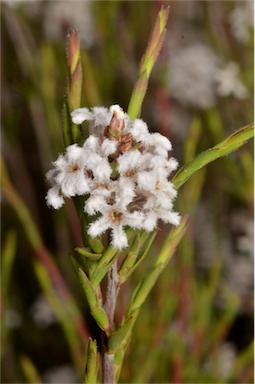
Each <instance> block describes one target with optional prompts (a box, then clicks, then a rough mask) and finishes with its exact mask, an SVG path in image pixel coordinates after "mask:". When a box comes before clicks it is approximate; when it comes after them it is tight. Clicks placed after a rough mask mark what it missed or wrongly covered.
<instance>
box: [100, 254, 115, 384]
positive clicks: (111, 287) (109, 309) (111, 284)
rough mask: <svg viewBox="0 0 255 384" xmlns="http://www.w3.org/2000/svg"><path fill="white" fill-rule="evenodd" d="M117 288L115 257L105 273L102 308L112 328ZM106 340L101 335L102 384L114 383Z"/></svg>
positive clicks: (113, 325)
mask: <svg viewBox="0 0 255 384" xmlns="http://www.w3.org/2000/svg"><path fill="white" fill-rule="evenodd" d="M118 290H119V277H118V267H117V259H116V260H115V261H114V263H113V264H112V266H111V268H110V269H109V271H108V273H107V288H106V298H105V303H104V310H105V312H106V314H107V317H108V320H109V324H110V328H111V330H114V328H115V323H114V314H115V308H116V301H117V295H118ZM107 343H108V340H107V338H106V335H105V334H104V335H103V382H104V384H106V383H107V384H114V382H115V381H114V378H115V372H114V353H110V352H109V351H108V345H107Z"/></svg>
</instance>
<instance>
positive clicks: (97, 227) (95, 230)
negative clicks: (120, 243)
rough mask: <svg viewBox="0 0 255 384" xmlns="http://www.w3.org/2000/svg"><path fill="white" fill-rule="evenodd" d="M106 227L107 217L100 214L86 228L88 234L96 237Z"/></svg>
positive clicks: (107, 223) (107, 226)
mask: <svg viewBox="0 0 255 384" xmlns="http://www.w3.org/2000/svg"><path fill="white" fill-rule="evenodd" d="M108 228H109V219H108V217H106V216H102V217H100V218H99V219H97V220H96V221H94V222H93V223H91V224H90V226H89V228H88V234H89V235H90V236H92V237H96V236H99V235H101V234H102V233H104V232H105V231H106V230H107V229H108Z"/></svg>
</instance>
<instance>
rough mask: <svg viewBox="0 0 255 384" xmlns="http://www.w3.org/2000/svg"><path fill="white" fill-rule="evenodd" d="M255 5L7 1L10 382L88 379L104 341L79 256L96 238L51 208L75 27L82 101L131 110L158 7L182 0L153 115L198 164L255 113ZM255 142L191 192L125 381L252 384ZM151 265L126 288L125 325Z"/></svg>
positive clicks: (154, 86) (183, 195)
mask: <svg viewBox="0 0 255 384" xmlns="http://www.w3.org/2000/svg"><path fill="white" fill-rule="evenodd" d="M252 3H253V2H251V1H240V2H238V1H227V2H223V1H211V2H207V1H180V2H179V1H178V2H160V1H138V2H132V1H79V2H78V1H24V2H21V1H4V2H2V3H1V58H2V66H1V86H2V98H1V102H2V103H1V107H2V145H1V148H2V157H3V159H4V160H3V166H2V171H1V179H2V185H3V193H2V200H1V203H2V289H1V314H2V322H1V325H2V333H1V335H2V340H1V341H2V350H1V359H2V360H1V361H2V378H1V381H2V382H3V383H14V382H16V383H39V382H45V383H56V382H66V383H72V382H80V380H81V375H82V372H83V367H84V356H85V352H86V344H87V341H88V337H89V335H93V337H98V334H97V332H98V331H97V329H96V327H95V324H94V323H93V320H92V319H91V318H90V315H89V312H88V308H87V306H86V303H84V300H83V297H82V294H81V289H80V287H79V283H78V282H77V280H76V277H75V273H74V270H73V266H72V265H71V262H70V257H69V255H70V253H71V252H72V250H73V248H74V247H75V246H80V245H82V244H81V236H80V231H79V226H78V221H77V219H76V217H75V212H74V209H73V206H72V204H71V203H70V202H69V203H68V204H67V205H65V208H63V209H61V210H60V211H52V210H50V209H49V208H47V207H46V204H45V193H46V190H47V185H46V181H45V176H44V175H45V173H46V171H47V170H48V169H49V168H50V163H51V162H52V161H53V160H54V159H55V158H56V157H57V155H58V153H59V152H61V151H63V149H64V147H63V141H62V132H61V113H62V106H63V100H64V94H65V90H66V76H67V64H66V53H65V44H66V35H67V32H68V29H69V28H70V27H73V28H76V29H77V30H78V32H79V37H80V41H81V48H82V53H81V55H82V56H81V57H82V66H83V92H82V106H88V107H90V106H95V105H104V106H109V105H111V104H120V105H121V106H122V107H123V109H124V110H126V108H127V106H128V102H129V98H130V95H131V91H132V88H133V85H134V82H135V80H136V77H137V71H138V66H139V61H140V59H141V57H142V55H143V53H144V50H145V46H146V42H147V39H148V36H149V32H150V30H151V28H152V26H153V24H154V22H155V19H156V15H157V12H158V10H159V9H160V6H161V5H162V4H164V5H168V4H169V5H170V6H171V9H170V17H169V23H168V24H169V25H168V31H167V36H166V40H165V44H164V47H163V51H162V52H161V55H160V57H159V59H158V62H157V65H156V68H155V69H154V70H153V73H152V76H151V79H150V83H149V89H148V92H147V95H146V98H145V101H144V104H143V108H142V118H143V119H144V120H145V121H146V122H147V123H148V125H149V127H150V130H151V131H158V132H160V133H162V134H164V135H166V136H167V137H168V138H170V139H171V141H172V143H173V148H174V153H173V155H174V157H176V158H177V159H178V161H179V163H180V165H183V164H185V163H186V162H187V161H190V160H192V159H193V158H194V157H195V156H196V154H197V153H199V152H201V151H202V150H204V149H206V148H208V147H211V146H213V145H215V144H216V143H217V142H219V141H220V140H222V139H223V138H224V137H226V136H227V135H229V134H230V133H232V132H234V131H235V130H236V129H237V128H239V127H241V126H243V125H246V124H248V123H250V122H251V121H252V120H253V82H254V78H253V67H254V65H253V9H252V6H253V4H252ZM252 147H253V145H252V143H247V144H246V145H245V146H244V147H243V148H241V150H239V151H238V152H236V153H234V154H233V155H231V156H230V157H227V158H222V159H220V160H218V161H216V162H215V163H213V164H211V165H209V166H208V167H207V168H206V169H203V170H200V171H199V172H198V173H197V174H196V175H194V176H193V177H192V178H191V179H190V181H189V182H188V183H187V184H185V185H184V186H183V187H182V188H181V189H180V192H179V196H178V199H177V202H176V204H177V206H178V209H179V211H180V212H181V213H182V214H184V213H188V214H189V222H190V223H189V230H188V233H187V234H186V237H185V239H184V240H183V241H182V242H181V244H180V246H179V247H178V250H177V252H176V255H175V257H174V259H173V260H172V261H171V263H170V264H169V266H168V267H167V268H166V270H165V271H164V273H163V275H162V276H161V278H160V279H159V282H158V283H157V285H156V287H155V288H154V290H153V292H152V294H151V296H150V297H149V298H148V300H147V302H146V304H145V305H144V308H143V310H142V311H141V314H140V316H139V320H138V322H137V324H136V326H135V328H134V334H133V337H132V342H131V344H130V347H129V349H128V353H127V356H126V358H125V362H124V367H123V371H122V375H121V378H120V382H123V383H124V382H126V383H131V382H133V383H137V382H140V383H150V382H151V383H153V382H158V383H161V382H162V383H163V382H164V383H165V382H169V383H222V382H224V383H232V382H235V383H251V382H253V148H252ZM167 230H168V228H166V226H164V227H160V228H159V231H158V236H157V239H156V241H155V244H154V246H153V248H152V251H151V253H150V256H149V257H147V261H146V262H145V265H146V263H147V264H148V265H149V264H150V263H151V259H153V257H154V255H155V254H156V253H157V250H158V249H159V247H160V246H161V244H162V242H163V239H164V238H165V236H166V234H167ZM144 273H146V271H145V266H143V267H142V268H138V270H137V272H136V274H134V276H133V277H132V279H131V280H130V281H129V282H128V283H127V284H126V285H125V289H124V290H123V292H122V293H121V297H120V303H119V307H118V313H117V317H118V318H119V319H121V317H122V314H123V311H124V308H125V305H126V303H127V300H128V298H129V297H130V294H131V292H132V290H133V287H134V286H135V285H136V283H137V282H138V281H139V280H141V279H142V278H143V277H144Z"/></svg>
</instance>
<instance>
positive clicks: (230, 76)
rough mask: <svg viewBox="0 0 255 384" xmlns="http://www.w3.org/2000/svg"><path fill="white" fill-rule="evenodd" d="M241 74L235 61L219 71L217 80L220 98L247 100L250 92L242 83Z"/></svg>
mask: <svg viewBox="0 0 255 384" xmlns="http://www.w3.org/2000/svg"><path fill="white" fill-rule="evenodd" d="M239 73H240V68H239V66H238V64H237V63H235V62H233V61H230V62H229V63H227V65H226V66H225V67H224V68H222V69H219V70H218V71H217V73H216V76H215V80H216V82H217V83H218V86H217V93H218V95H219V96H230V95H233V96H235V97H236V98H237V99H245V98H246V97H247V96H248V90H247V88H246V87H245V85H244V84H243V83H242V82H241V80H240V78H239Z"/></svg>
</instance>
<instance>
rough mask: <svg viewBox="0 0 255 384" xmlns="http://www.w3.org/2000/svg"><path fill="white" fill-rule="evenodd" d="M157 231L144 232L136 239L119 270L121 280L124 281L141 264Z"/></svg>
mask: <svg viewBox="0 0 255 384" xmlns="http://www.w3.org/2000/svg"><path fill="white" fill-rule="evenodd" d="M155 236H156V232H153V233H148V232H146V231H144V232H142V233H141V234H140V235H139V241H138V238H135V239H134V242H133V244H132V246H131V248H130V251H129V253H128V255H127V256H126V258H125V259H124V261H123V263H122V265H121V267H120V270H119V281H120V283H121V284H122V283H124V282H125V281H126V280H127V279H128V277H129V276H130V275H131V274H132V273H133V272H134V271H135V270H136V268H137V267H138V266H139V264H140V263H141V262H142V260H143V259H144V258H145V256H146V255H147V253H148V251H149V249H150V247H151V245H152V243H153V240H154V239H155Z"/></svg>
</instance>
